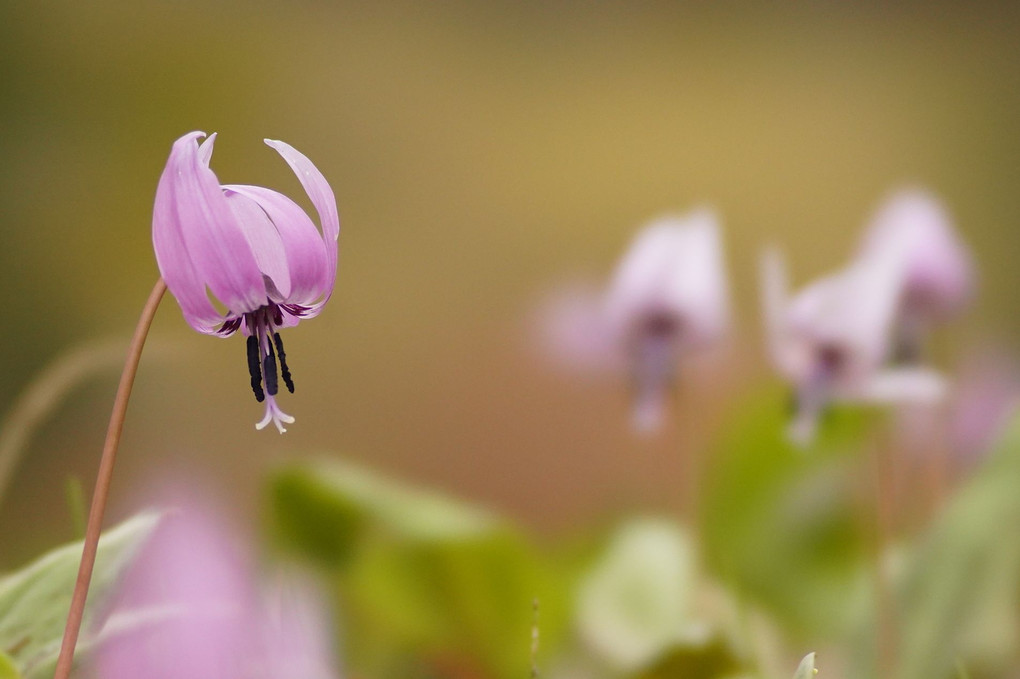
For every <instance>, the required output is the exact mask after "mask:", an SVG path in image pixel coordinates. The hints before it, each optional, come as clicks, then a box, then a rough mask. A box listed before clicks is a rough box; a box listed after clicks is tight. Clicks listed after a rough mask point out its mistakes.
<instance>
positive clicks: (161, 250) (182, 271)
mask: <svg viewBox="0 0 1020 679" xmlns="http://www.w3.org/2000/svg"><path fill="white" fill-rule="evenodd" d="M204 134H205V133H204V132H192V133H190V134H188V135H185V136H184V137H181V138H180V139H179V140H177V142H176V143H175V144H174V150H173V151H172V152H171V154H170V159H169V160H168V161H167V164H166V167H165V168H164V170H163V174H162V176H161V177H160V179H159V186H158V187H157V188H156V202H155V205H154V207H153V211H152V247H153V250H154V251H155V253H156V264H157V266H158V267H159V271H160V274H161V275H162V276H163V280H164V281H165V282H166V284H167V287H168V288H169V289H170V292H172V293H173V295H174V297H175V298H177V303H178V304H179V305H180V307H181V311H182V312H183V313H184V318H185V320H187V322H188V324H189V325H191V327H193V328H195V330H198V331H199V332H204V333H207V334H211V333H213V332H215V328H216V326H218V325H219V324H220V322H222V320H223V317H222V316H221V315H220V313H219V312H218V311H217V310H216V308H215V307H214V306H213V305H212V302H210V301H209V295H208V293H207V292H206V287H205V281H204V280H203V279H202V278H201V276H200V275H199V272H198V271H197V269H196V268H195V265H194V264H193V262H192V259H191V256H190V255H189V253H188V248H187V245H186V244H185V241H184V235H183V232H182V227H181V221H180V216H179V214H178V210H177V203H178V202H179V201H178V197H177V193H178V192H179V191H180V185H179V182H178V181H177V177H178V173H179V171H180V158H179V156H180V153H179V151H178V149H179V147H181V146H185V145H190V144H192V143H193V142H194V140H195V139H197V138H198V137H200V136H203V135H204Z"/></svg>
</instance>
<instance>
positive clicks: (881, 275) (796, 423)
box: [762, 250, 945, 445]
mask: <svg viewBox="0 0 1020 679" xmlns="http://www.w3.org/2000/svg"><path fill="white" fill-rule="evenodd" d="M888 255H889V253H878V254H875V255H873V256H869V257H862V258H861V259H859V260H857V261H855V262H853V263H852V264H851V265H850V266H848V267H847V268H846V269H844V270H842V271H839V272H837V273H835V274H833V275H830V276H827V277H825V278H822V279H820V280H818V281H816V282H814V283H812V284H811V285H809V286H807V287H806V288H804V289H803V290H802V291H801V292H800V293H798V294H797V295H796V296H794V297H792V298H790V297H789V296H788V292H787V283H786V271H785V266H784V265H783V261H782V259H781V257H780V255H779V253H778V252H777V251H775V250H770V251H768V252H766V254H765V257H764V259H763V261H762V290H763V306H764V309H765V327H766V334H767V341H768V347H769V353H770V355H771V357H772V361H773V363H774V365H775V366H776V368H777V370H778V371H779V372H780V374H782V375H783V376H784V377H785V378H786V379H788V380H789V381H790V382H791V383H792V384H793V385H794V389H795V391H796V396H797V407H796V413H795V415H794V420H793V422H792V423H791V426H790V430H789V435H790V438H791V440H793V441H794V442H796V443H798V444H800V445H804V444H807V443H808V442H810V441H811V439H812V438H813V437H814V432H815V427H816V423H817V419H818V416H819V415H820V413H821V412H822V410H823V409H824V408H825V407H826V406H827V405H828V404H829V403H830V402H832V401H848V402H870V403H897V402H914V403H916V402H921V403H929V402H932V401H935V400H938V399H940V398H941V397H942V395H943V393H944V391H945V383H944V380H943V379H942V378H941V377H940V376H939V375H938V374H937V373H935V372H933V371H931V370H929V369H927V368H923V367H892V366H890V365H888V360H889V358H890V356H891V353H892V352H891V346H892V345H891V341H890V340H891V332H892V327H893V323H894V321H895V317H896V314H897V311H898V307H899V299H900V289H901V278H902V277H901V271H902V269H901V267H900V265H899V262H898V260H897V259H896V258H895V257H892V256H888Z"/></svg>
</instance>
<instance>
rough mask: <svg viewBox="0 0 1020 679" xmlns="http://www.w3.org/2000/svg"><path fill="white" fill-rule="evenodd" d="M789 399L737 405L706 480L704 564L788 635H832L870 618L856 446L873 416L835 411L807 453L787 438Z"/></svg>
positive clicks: (759, 398) (779, 394) (774, 392)
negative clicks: (775, 619) (856, 485)
mask: <svg viewBox="0 0 1020 679" xmlns="http://www.w3.org/2000/svg"><path fill="white" fill-rule="evenodd" d="M787 400H788V395H786V394H785V393H784V392H783V391H781V390H780V389H778V388H775V389H769V390H764V391H761V392H759V393H756V394H755V395H754V396H753V398H752V399H750V400H748V401H747V402H746V403H743V404H741V405H740V407H739V408H738V409H736V411H735V413H736V415H735V419H734V422H733V423H732V424H731V425H730V426H728V427H726V429H725V431H726V434H725V437H724V438H723V440H722V441H721V445H720V446H719V447H718V449H717V450H716V451H715V452H714V453H713V454H712V460H713V462H712V466H711V470H710V475H709V477H708V479H707V480H706V485H707V490H706V492H705V494H704V496H703V497H704V508H703V512H702V516H703V523H702V527H701V531H700V533H699V534H700V535H701V536H703V538H704V549H705V560H706V562H707V565H708V566H709V568H710V569H711V570H712V571H713V572H714V573H717V574H719V575H720V576H721V577H722V578H724V580H725V582H726V583H727V585H729V586H730V587H731V588H732V590H733V591H734V592H736V593H738V594H739V595H740V596H741V597H746V598H749V599H751V600H753V601H755V602H757V603H760V604H764V605H765V606H766V607H767V608H768V609H769V610H770V611H771V612H772V613H774V614H775V615H776V616H777V617H779V618H780V619H781V620H782V621H783V622H784V623H785V625H786V626H787V627H788V628H789V629H790V631H792V632H801V633H803V634H810V635H813V636H815V637H817V635H819V634H821V635H826V636H830V637H831V636H835V635H839V634H843V633H846V632H848V631H849V630H852V629H853V628H854V626H855V625H856V624H857V623H858V622H859V620H860V618H861V616H862V615H863V613H864V610H863V605H864V604H863V603H862V602H867V601H868V598H867V595H866V594H867V587H868V582H869V580H868V572H869V571H868V546H867V544H866V543H865V541H864V539H863V537H862V534H861V531H860V529H859V519H858V518H856V514H855V510H856V508H857V503H858V499H857V497H856V493H855V491H854V486H853V483H854V480H855V466H854V465H856V464H859V462H858V461H857V460H856V458H855V455H856V452H857V450H858V446H857V445H856V444H857V442H858V441H859V440H860V438H861V435H862V434H863V433H865V432H866V431H867V429H868V427H869V425H870V422H871V419H872V418H873V416H874V414H873V413H871V412H869V411H865V410H860V409H838V410H833V411H832V412H831V413H830V414H829V415H828V416H827V418H826V421H825V423H824V426H823V427H822V428H821V430H820V432H819V437H818V440H817V441H816V442H815V443H814V444H813V446H812V447H811V448H810V449H808V450H801V449H799V448H796V447H795V446H793V445H792V444H790V443H789V441H788V440H787V438H786V435H785V431H786V426H787V419H788V413H787V412H785V411H784V404H785V403H786V402H787Z"/></svg>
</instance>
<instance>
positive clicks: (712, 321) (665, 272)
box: [606, 209, 729, 347]
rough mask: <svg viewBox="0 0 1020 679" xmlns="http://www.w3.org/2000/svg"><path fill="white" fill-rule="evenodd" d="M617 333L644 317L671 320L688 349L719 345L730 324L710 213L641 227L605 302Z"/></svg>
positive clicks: (715, 228) (715, 226) (700, 212)
mask: <svg viewBox="0 0 1020 679" xmlns="http://www.w3.org/2000/svg"><path fill="white" fill-rule="evenodd" d="M606 310H607V314H608V317H609V320H610V323H612V324H613V325H614V326H615V327H616V329H617V332H618V333H619V334H621V335H625V334H627V333H628V332H629V331H630V329H631V328H632V327H633V326H635V325H638V324H640V322H641V319H642V318H644V317H646V316H647V315H649V314H656V315H661V314H666V315H669V316H672V317H675V318H676V319H677V320H678V321H679V323H680V325H681V326H682V328H683V329H682V332H681V335H680V337H679V338H678V341H679V342H680V343H681V344H684V345H686V346H687V347H695V346H703V345H706V344H710V343H712V342H715V341H717V340H719V339H720V338H721V336H722V334H723V333H724V332H725V331H726V329H727V326H728V323H729V309H728V291H727V285H726V274H725V266H724V264H723V257H722V248H721V245H720V240H719V234H718V224H717V220H716V217H715V215H714V213H712V211H710V210H707V209H699V210H694V211H692V212H690V213H688V214H686V215H684V216H682V217H664V218H661V219H657V220H655V221H653V222H652V223H651V224H649V225H648V226H647V227H645V228H644V229H643V230H642V231H641V233H639V234H638V236H637V237H636V238H635V239H634V243H633V244H632V245H631V247H630V249H629V250H628V251H627V253H626V254H625V255H624V257H623V259H622V260H621V262H620V264H619V266H618V267H617V270H616V274H615V275H614V277H613V281H612V283H611V285H610V288H609V292H608V294H607V297H606Z"/></svg>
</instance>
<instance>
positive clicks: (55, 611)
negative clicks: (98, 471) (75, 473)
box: [0, 513, 159, 677]
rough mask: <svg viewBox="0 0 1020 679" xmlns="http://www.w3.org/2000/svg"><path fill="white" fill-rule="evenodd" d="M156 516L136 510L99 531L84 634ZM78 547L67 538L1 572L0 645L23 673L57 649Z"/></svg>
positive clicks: (30, 673) (28, 674)
mask: <svg viewBox="0 0 1020 679" xmlns="http://www.w3.org/2000/svg"><path fill="white" fill-rule="evenodd" d="M158 519H159V517H158V515H157V514H155V513H143V514H139V515H138V516H135V517H133V518H131V519H128V520H127V521H125V522H124V523H122V524H120V525H119V526H117V527H115V528H112V529H110V530H108V531H106V532H104V533H103V536H102V538H100V541H99V552H98V555H97V557H96V565H95V569H94V571H93V574H92V585H91V587H90V589H89V605H88V607H87V608H86V611H85V619H84V621H83V623H82V629H83V631H84V634H83V636H86V635H87V634H88V632H89V631H90V629H91V628H92V627H93V626H94V625H95V624H97V623H98V622H99V620H98V614H97V612H96V611H97V609H98V608H100V607H101V606H102V602H103V600H104V598H105V595H106V594H107V593H108V591H109V590H110V588H111V586H112V585H113V584H114V583H115V582H116V580H117V578H118V577H119V575H120V574H121V573H122V572H123V570H124V568H125V567H126V566H127V565H128V563H129V562H130V561H131V559H132V557H133V556H134V555H135V553H136V552H137V550H138V549H139V547H140V546H141V545H142V543H143V542H144V540H145V539H146V538H147V537H148V536H149V534H150V533H151V532H152V530H153V528H154V527H155V525H156V523H157V521H158ZM81 552H82V543H81V542H75V543H72V544H68V545H65V546H63V547H60V548H58V549H55V550H53V551H52V552H49V553H48V554H46V555H45V556H43V557H42V558H40V559H38V560H36V561H35V562H33V563H31V564H29V565H28V566H27V567H25V568H23V569H21V570H19V571H17V572H15V573H11V574H10V575H7V576H4V577H3V578H0V651H2V652H4V653H6V654H7V655H8V656H9V659H11V660H13V661H14V662H15V663H16V665H17V667H19V668H20V670H21V673H22V674H23V675H25V676H26V677H32V676H33V673H34V672H35V671H36V669H37V668H39V667H41V666H44V665H46V664H47V663H50V662H52V661H53V660H54V658H55V656H56V654H57V652H58V651H59V648H60V641H61V638H62V637H63V633H64V624H65V622H66V619H67V611H68V609H69V607H70V605H71V592H72V590H73V589H74V582H75V579H76V577H77V574H78V562H79V560H80V558H81ZM0 676H2V675H0Z"/></svg>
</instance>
